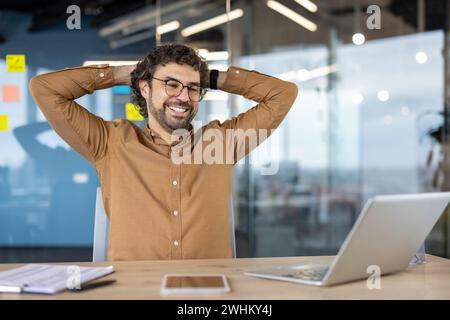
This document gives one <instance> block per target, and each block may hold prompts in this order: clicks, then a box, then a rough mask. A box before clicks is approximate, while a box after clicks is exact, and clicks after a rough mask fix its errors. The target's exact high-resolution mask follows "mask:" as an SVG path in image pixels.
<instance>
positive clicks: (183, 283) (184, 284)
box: [161, 273, 230, 295]
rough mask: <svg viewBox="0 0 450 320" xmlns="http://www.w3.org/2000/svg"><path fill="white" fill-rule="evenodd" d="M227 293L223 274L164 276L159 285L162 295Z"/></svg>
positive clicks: (226, 284)
mask: <svg viewBox="0 0 450 320" xmlns="http://www.w3.org/2000/svg"><path fill="white" fill-rule="evenodd" d="M228 292H230V286H229V285H228V281H227V278H226V277H225V275H223V274H195V273H191V274H189V273H178V274H165V275H164V278H163V282H162V285H161V294H162V295H196V294H200V295H204V294H212V295H214V294H224V293H228Z"/></svg>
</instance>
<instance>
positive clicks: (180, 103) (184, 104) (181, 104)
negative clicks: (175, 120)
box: [164, 102, 193, 110]
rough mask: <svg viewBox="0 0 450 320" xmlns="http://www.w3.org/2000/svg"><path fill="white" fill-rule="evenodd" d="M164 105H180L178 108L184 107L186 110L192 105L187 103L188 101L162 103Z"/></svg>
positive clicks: (190, 108)
mask: <svg viewBox="0 0 450 320" xmlns="http://www.w3.org/2000/svg"><path fill="white" fill-rule="evenodd" d="M164 107H166V108H168V107H180V108H185V109H188V110H192V109H193V107H192V105H191V104H189V103H188V102H173V103H164Z"/></svg>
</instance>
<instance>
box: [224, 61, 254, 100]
mask: <svg viewBox="0 0 450 320" xmlns="http://www.w3.org/2000/svg"><path fill="white" fill-rule="evenodd" d="M250 73H251V71H249V70H246V69H243V68H238V67H229V68H228V70H227V77H226V79H225V83H224V84H223V91H226V92H229V93H234V94H242V90H243V89H242V88H245V87H246V86H245V83H246V81H247V77H248V75H249V74H250Z"/></svg>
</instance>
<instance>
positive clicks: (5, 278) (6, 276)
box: [0, 264, 114, 294]
mask: <svg viewBox="0 0 450 320" xmlns="http://www.w3.org/2000/svg"><path fill="white" fill-rule="evenodd" d="M113 272H114V267H113V266H107V267H80V266H61V265H48V264H27V265H25V266H23V267H20V268H15V269H11V270H7V271H2V272H0V292H12V293H20V292H27V293H46V294H55V293H58V292H60V291H63V290H65V289H80V288H81V286H82V285H83V284H85V283H87V282H89V281H92V280H95V279H98V278H101V277H103V276H106V275H108V274H110V273H113Z"/></svg>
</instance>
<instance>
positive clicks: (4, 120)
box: [0, 114, 8, 131]
mask: <svg viewBox="0 0 450 320" xmlns="http://www.w3.org/2000/svg"><path fill="white" fill-rule="evenodd" d="M7 130H8V115H6V114H0V131H7Z"/></svg>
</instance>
